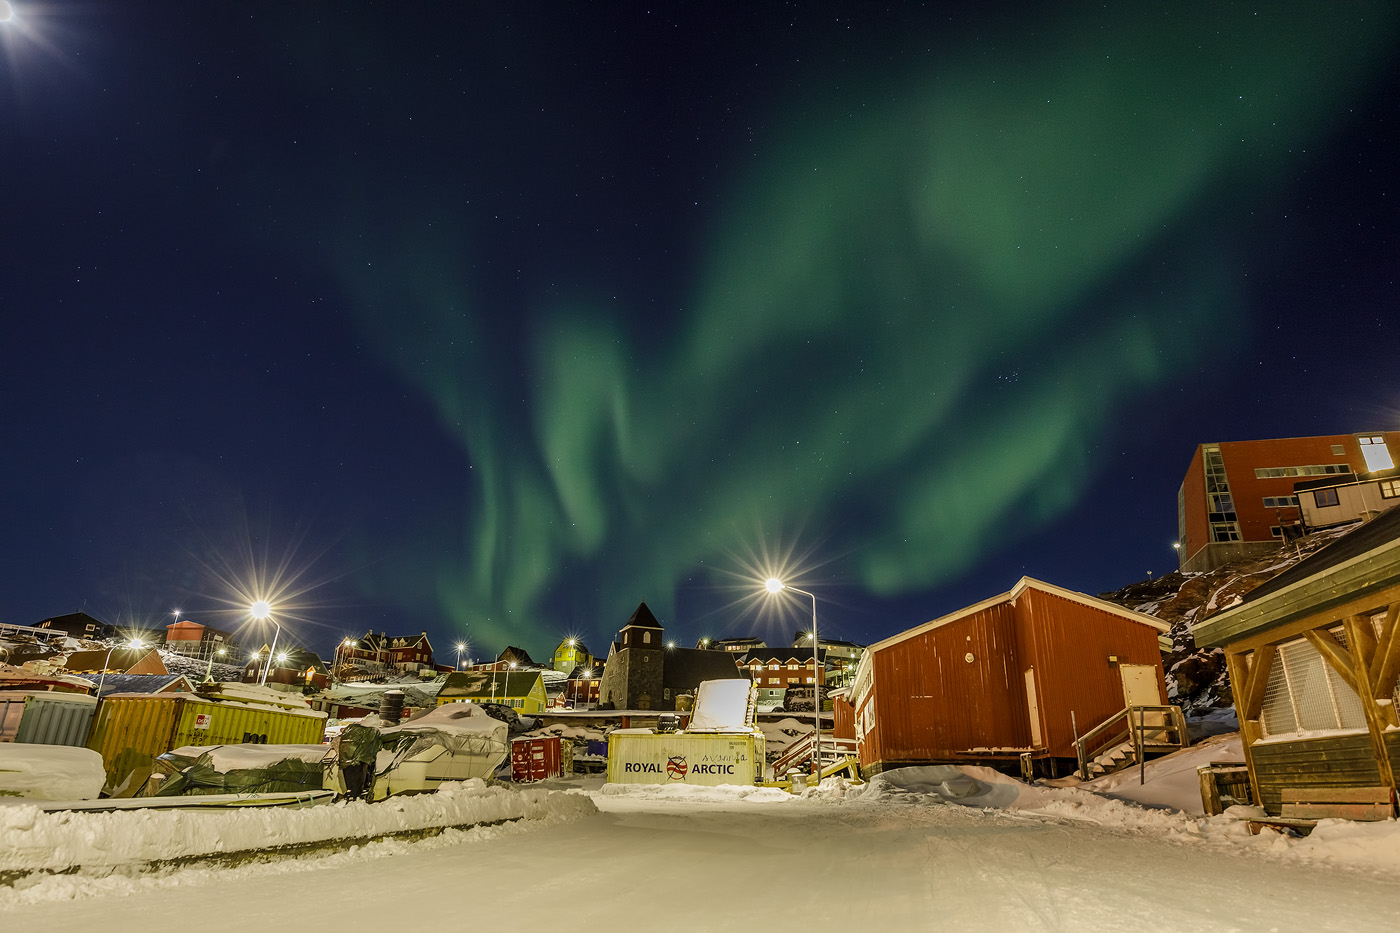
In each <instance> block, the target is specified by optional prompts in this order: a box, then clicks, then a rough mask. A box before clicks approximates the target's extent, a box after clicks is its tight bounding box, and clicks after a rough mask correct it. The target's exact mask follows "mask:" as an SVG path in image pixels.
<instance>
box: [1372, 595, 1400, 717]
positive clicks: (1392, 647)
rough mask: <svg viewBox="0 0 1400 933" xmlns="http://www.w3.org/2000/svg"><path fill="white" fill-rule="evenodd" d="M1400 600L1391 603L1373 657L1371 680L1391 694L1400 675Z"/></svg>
mask: <svg viewBox="0 0 1400 933" xmlns="http://www.w3.org/2000/svg"><path fill="white" fill-rule="evenodd" d="M1397 617H1400V602H1393V603H1391V604H1390V609H1389V610H1388V611H1387V612H1386V614H1385V622H1383V623H1382V624H1381V633H1380V636H1379V637H1377V638H1376V653H1375V656H1374V657H1372V658H1371V670H1370V674H1371V677H1370V680H1371V683H1372V684H1374V685H1375V687H1376V689H1378V690H1381V691H1383V693H1382V695H1383V696H1389V695H1390V691H1391V690H1394V689H1395V681H1396V678H1397V677H1400V623H1397V621H1396V618H1397Z"/></svg>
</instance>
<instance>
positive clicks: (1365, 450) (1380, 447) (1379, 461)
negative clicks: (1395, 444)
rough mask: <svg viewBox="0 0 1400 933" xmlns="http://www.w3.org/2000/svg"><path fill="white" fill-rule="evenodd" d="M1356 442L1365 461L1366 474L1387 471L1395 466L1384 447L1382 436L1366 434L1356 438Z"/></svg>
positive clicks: (1388, 451)
mask: <svg viewBox="0 0 1400 933" xmlns="http://www.w3.org/2000/svg"><path fill="white" fill-rule="evenodd" d="M1357 441H1358V442H1359V443H1360V444H1361V456H1362V457H1363V458H1365V460H1366V470H1367V472H1370V473H1374V472H1376V471H1377V470H1389V469H1390V468H1391V467H1393V466H1395V461H1394V460H1393V459H1391V456H1390V449H1389V448H1388V447H1386V446H1385V437H1384V436H1383V435H1380V434H1366V435H1362V436H1361V437H1358V438H1357Z"/></svg>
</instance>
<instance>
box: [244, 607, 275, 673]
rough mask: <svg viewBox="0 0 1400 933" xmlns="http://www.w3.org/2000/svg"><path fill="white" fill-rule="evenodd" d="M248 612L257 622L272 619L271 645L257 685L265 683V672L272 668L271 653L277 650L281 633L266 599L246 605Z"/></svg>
mask: <svg viewBox="0 0 1400 933" xmlns="http://www.w3.org/2000/svg"><path fill="white" fill-rule="evenodd" d="M248 613H249V615H251V616H252V617H253V618H255V619H257V620H258V621H259V622H266V621H268V620H271V621H272V624H273V626H274V628H273V632H272V646H271V647H270V648H268V649H267V663H266V664H264V665H263V672H262V680H260V681H258V685H259V686H266V685H267V672H268V671H269V670H270V669H271V668H272V655H273V653H274V652H276V651H277V638H278V636H280V635H281V634H282V625H281V623H279V622H278V621H277V620H276V619H273V618H272V607H271V606H270V605H268V603H267V600H265V599H260V600H258V601H257V602H255V603H253V605H251V606H249V607H248Z"/></svg>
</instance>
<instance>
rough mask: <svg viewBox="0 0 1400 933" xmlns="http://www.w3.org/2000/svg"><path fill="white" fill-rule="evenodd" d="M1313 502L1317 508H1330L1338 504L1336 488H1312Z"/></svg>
mask: <svg viewBox="0 0 1400 933" xmlns="http://www.w3.org/2000/svg"><path fill="white" fill-rule="evenodd" d="M1313 502H1314V503H1315V504H1316V505H1317V507H1318V508H1319V509H1326V508H1331V507H1332V506H1334V505H1337V504H1338V499H1337V490H1335V489H1315V490H1313Z"/></svg>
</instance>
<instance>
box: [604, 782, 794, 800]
mask: <svg viewBox="0 0 1400 933" xmlns="http://www.w3.org/2000/svg"><path fill="white" fill-rule="evenodd" d="M595 793H598V794H601V795H602V796H604V797H626V798H628V799H629V800H677V799H685V800H690V801H729V800H748V801H752V802H754V803H787V802H790V801H793V800H798V799H800V798H798V797H794V796H793V795H792V794H789V793H788V792H787V791H785V790H781V789H779V788H777V787H755V786H754V785H752V784H719V785H716V786H711V787H707V786H705V785H702V784H680V783H677V784H604V785H603V786H602V787H601V788H599V789H598V790H597V791H595Z"/></svg>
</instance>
